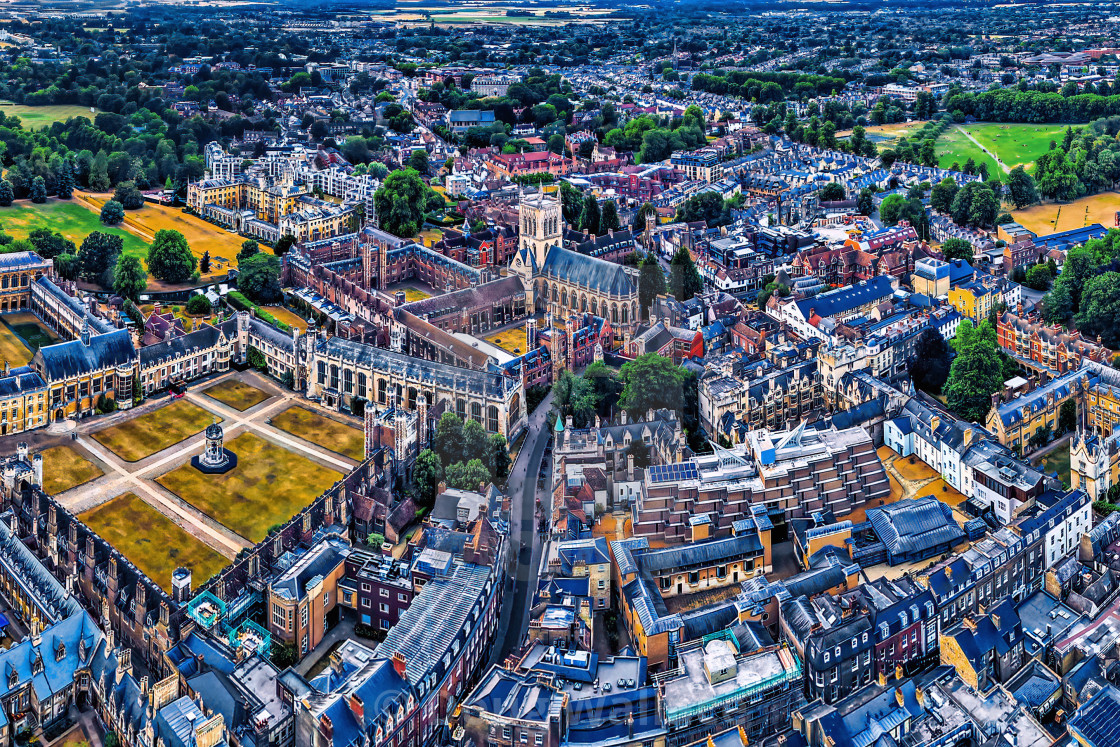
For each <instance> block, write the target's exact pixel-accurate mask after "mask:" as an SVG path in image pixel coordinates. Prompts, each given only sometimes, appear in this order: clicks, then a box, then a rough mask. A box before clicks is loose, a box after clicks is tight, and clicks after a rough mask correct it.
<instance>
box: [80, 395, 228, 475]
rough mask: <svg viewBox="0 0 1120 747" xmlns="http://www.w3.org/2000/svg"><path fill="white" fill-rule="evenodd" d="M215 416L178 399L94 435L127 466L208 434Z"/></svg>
mask: <svg viewBox="0 0 1120 747" xmlns="http://www.w3.org/2000/svg"><path fill="white" fill-rule="evenodd" d="M212 422H214V416H213V415H212V414H210V413H209V412H207V411H206V410H203V409H202V408H201V407H199V406H198V405H195V404H192V403H190V402H188V401H187V400H185V399H177V400H175V401H173V402H171V403H169V404H166V405H164V406H163V407H160V408H159V409H158V410H152V411H151V412H147V413H144V414H143V415H140V416H139V417H135V418H132V419H130V420H126V421H125V422H123V423H121V424H119V425H113V426H110V427H108V428H105V429H103V430H100V431H96V432H94V433H93V438H94V439H95V440H96V441H97V442H98V443H99V444H101V445H102V446H104V447H105V448H107V449H109V451H111V452H113V453H114V454H116V455H117V456H119V457H120V458H121V459H123V460H125V461H126V462H138V461H140V460H141V459H143V458H144V457H149V456H151V455H152V454H155V453H157V452H160V451H163V450H164V449H166V448H167V447H169V446H174V445H175V444H177V443H179V442H180V441H184V440H186V439H188V438H190V437H191V436H193V435H195V434H196V433H201V432H202V431H204V430H206V426H208V425H210V423H212Z"/></svg>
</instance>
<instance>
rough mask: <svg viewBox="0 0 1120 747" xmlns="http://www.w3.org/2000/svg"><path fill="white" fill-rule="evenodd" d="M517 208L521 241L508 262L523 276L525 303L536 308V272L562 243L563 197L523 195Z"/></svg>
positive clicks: (510, 266)
mask: <svg viewBox="0 0 1120 747" xmlns="http://www.w3.org/2000/svg"><path fill="white" fill-rule="evenodd" d="M518 212H519V213H520V225H519V232H518V236H519V244H518V250H517V253H516V254H514V255H513V260H512V261H511V262H510V263H509V269H510V272H511V273H513V274H515V275H518V276H519V277H520V278H521V283H522V285H523V286H524V287H525V307H526V308H527V309H535V308H536V305H537V304H536V287H535V284H536V276H537V275H539V274H540V271H541V268H542V267H544V263H545V259H547V257H548V252H549V250H550V249H552V248H554V247H559V246H560V245H561V243H562V239H563V232H564V220H563V218H562V213H561V210H560V197H559V195H557V196H556V197H550V196H548V195H546V194H545V193H544V192H538V193H537V194H535V195H529V196H528V197H526V196H524V195H522V197H521V200H520V202H519V204H518ZM530 313H531V312H530Z"/></svg>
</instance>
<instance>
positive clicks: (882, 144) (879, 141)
mask: <svg viewBox="0 0 1120 747" xmlns="http://www.w3.org/2000/svg"><path fill="white" fill-rule="evenodd" d="M924 124H925V122H895V123H893V124H884V125H868V126H867V127H864V128H863V130H864V135H865V137H867V139H868V140H870V141H871V142H873V143H875V145H876V146H878V147H879V149H880V150H881V149H883V148H889V147H891V146H893V145H894V144H895V143H896V142H897V141H898V139H899V138H901V137H910V136H911V135H912V134H913V133H915V132H917V131H918V130H919V129H921V127H922V125H924ZM836 136H837V137H839V138H841V139H845V140H846V139H847V138H849V137H851V136H852V131H851V130H843V131H841V132H837V133H836Z"/></svg>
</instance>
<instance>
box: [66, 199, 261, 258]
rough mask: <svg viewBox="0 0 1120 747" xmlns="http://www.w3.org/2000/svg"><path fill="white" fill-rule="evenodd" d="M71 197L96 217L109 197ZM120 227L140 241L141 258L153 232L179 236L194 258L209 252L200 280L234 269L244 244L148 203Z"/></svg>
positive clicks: (222, 231) (210, 226) (177, 211)
mask: <svg viewBox="0 0 1120 747" xmlns="http://www.w3.org/2000/svg"><path fill="white" fill-rule="evenodd" d="M75 197H76V198H77V199H78V200H81V201H82V202H85V203H88V204H89V205H90V207H91V208H92V209H93V210H94V211H96V212H97V214H98V215H99V214H100V212H101V206H102V205H104V204H105V202H106V201H107V200H109V199H111V197H112V195H108V194H90V193H88V192H80V193H78V192H76V193H75ZM94 219H95V220H96V219H97V218H96V216H95V218H94ZM121 226H122V227H123V228H125V229H127V231H128V232H129V233H130V234H131V235H133V236H135V237H136V238H137V239H138V240H140V241H141V243H142V244H143V245H144V252H145V254H146V253H147V246H148V244H149V243H151V241H152V238H153V237H154V236H155V233H156V231H158V230H160V229H162V228H168V229H172V230H175V231H178V232H179V233H181V234H183V236H184V237H186V239H187V243H188V244H190V247H191V252H192V253H193V254H194V256H196V257H201V256H202V255H203V253H205V252H210V272H209V273H208V274H207V275H205V276H204V277H209V276H211V275H224V274H225V272H226V271H227V270H228V269H229V268H230V267H236V266H237V251H238V249H240V248H241V242H243V241H244V240H245V239H244V238H242V237H240V236H238V235H237V234H235V233H231V232H229V231H227V230H225V229H224V228H218V227H217V226H215V225H213V224H212V223H207V222H206V221H204V220H202V219H201V218H199V217H197V216H194V215H188V214H186V213H184V212H183V211H182V210H180V209H179V208H173V207H169V206H167V205H156V204H153V203H150V202H146V203H144V207H142V208H140V209H139V210H126V211H125V214H124V222H123V223H121Z"/></svg>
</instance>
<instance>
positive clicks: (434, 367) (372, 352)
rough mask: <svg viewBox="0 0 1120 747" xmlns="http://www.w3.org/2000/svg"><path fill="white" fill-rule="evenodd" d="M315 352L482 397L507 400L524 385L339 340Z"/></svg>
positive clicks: (327, 340) (323, 343) (321, 344)
mask: <svg viewBox="0 0 1120 747" xmlns="http://www.w3.org/2000/svg"><path fill="white" fill-rule="evenodd" d="M316 349H317V350H318V351H319V352H320V353H322V354H324V355H326V356H328V357H332V358H341V359H344V360H349V361H353V362H354V363H355V365H357V366H360V367H363V368H370V369H372V370H375V371H381V372H384V373H389V374H392V375H393V376H394V377H396V378H398V379H409V380H414V381H430V382H432V383H433V384H434V385H436V386H444V387H449V388H456V389H459V388H465V389H466V390H467V391H469V392H474V393H481V394H484V395H485V396H487V397H498V398H504V397H505V395H506V393H507V392H509V391H510V390H511V389H514V388H516V387H518V386H520V385H521V381H520V379H513V378H511V377H509V376H505V375H503V374H500V373H490V372H488V371H474V370H471V369H468V368H459V367H458V366H452V365H450V364H447V363H440V362H438V361H428V360H423V359H422V358H414V357H413V356H411V355H405V354H403V353H398V352H395V351H393V350H386V349H385V348H378V347H374V346H373V345H366V344H364V343H361V342H355V341H353V340H343V339H342V338H340V337H325V338H324V337H320V338H319V341H318V345H317V347H316Z"/></svg>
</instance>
